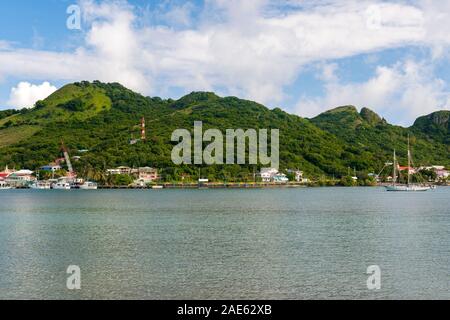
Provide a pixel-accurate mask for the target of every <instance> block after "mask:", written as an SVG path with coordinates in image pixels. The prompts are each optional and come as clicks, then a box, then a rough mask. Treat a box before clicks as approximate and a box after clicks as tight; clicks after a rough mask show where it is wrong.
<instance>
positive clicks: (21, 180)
mask: <svg viewBox="0 0 450 320" xmlns="http://www.w3.org/2000/svg"><path fill="white" fill-rule="evenodd" d="M4 180H5V182H6V183H7V184H9V185H10V186H12V187H26V186H28V185H29V184H30V183H32V182H33V181H35V180H36V178H35V177H34V176H33V171H31V170H26V169H24V170H19V171H15V172H13V173H11V174H10V175H8V177H7V178H6V179H4Z"/></svg>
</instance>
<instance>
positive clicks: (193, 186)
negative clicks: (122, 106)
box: [7, 183, 449, 191]
mask: <svg viewBox="0 0 450 320" xmlns="http://www.w3.org/2000/svg"><path fill="white" fill-rule="evenodd" d="M387 185H390V184H386V183H382V184H377V185H374V186H342V185H318V184H305V183H289V184H280V183H256V184H255V183H208V184H197V183H185V184H177V183H163V184H157V185H153V186H145V187H140V186H98V189H97V190H163V189H169V190H170V189H178V190H179V189H188V190H194V189H298V188H377V187H385V186H387ZM433 185H435V186H437V187H448V186H449V185H439V184H433ZM7 190H33V189H31V188H27V187H18V188H11V189H7ZM47 190H54V189H47ZM70 190H80V189H79V188H72V189H70ZM87 191H92V190H87Z"/></svg>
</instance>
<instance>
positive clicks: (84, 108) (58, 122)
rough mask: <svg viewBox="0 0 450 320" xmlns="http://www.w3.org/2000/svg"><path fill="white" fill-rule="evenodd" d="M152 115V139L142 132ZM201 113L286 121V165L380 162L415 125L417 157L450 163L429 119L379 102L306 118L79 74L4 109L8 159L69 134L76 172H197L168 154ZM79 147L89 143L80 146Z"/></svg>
mask: <svg viewBox="0 0 450 320" xmlns="http://www.w3.org/2000/svg"><path fill="white" fill-rule="evenodd" d="M141 117H145V119H146V125H147V138H148V139H147V141H146V142H139V143H136V144H130V143H129V142H130V139H132V138H138V137H139V127H138V125H139V121H140V118H141ZM194 121H203V126H204V130H206V129H208V128H218V129H220V130H222V132H225V130H226V129H238V128H242V129H249V128H254V129H258V128H261V129H262V128H267V129H271V128H273V129H279V130H280V162H281V169H286V168H293V169H294V168H299V169H302V170H304V171H305V172H306V173H307V174H308V175H310V176H316V177H318V176H322V175H328V176H332V175H335V176H336V177H339V176H342V175H346V174H347V168H348V167H355V168H356V169H357V170H358V171H360V172H366V173H367V172H374V171H377V170H379V169H380V168H381V167H382V166H383V163H384V162H385V161H386V160H387V159H388V158H389V157H390V156H391V153H392V150H393V148H394V147H395V148H396V149H398V150H399V153H400V156H401V155H402V152H403V153H405V152H406V137H407V135H408V133H409V134H411V137H412V144H413V149H414V156H415V159H416V160H417V161H416V163H424V164H425V163H426V164H428V163H433V164H435V163H442V164H444V165H449V157H448V155H449V145H448V142H447V143H445V142H443V141H442V140H440V139H436V140H434V139H433V137H432V136H430V135H427V133H426V132H425V131H423V130H422V127H418V126H416V127H414V128H410V129H405V128H401V127H397V126H392V125H389V124H387V123H386V121H384V120H383V119H381V118H380V117H379V116H378V115H376V114H375V113H374V112H372V111H370V110H369V109H363V110H362V111H361V112H360V113H358V111H357V110H356V108H355V107H341V108H337V109H334V110H330V111H328V112H326V113H324V114H322V115H320V116H318V117H316V118H314V119H311V120H308V119H303V118H301V117H298V116H295V115H290V114H288V113H286V112H284V111H282V110H280V109H274V110H269V109H268V108H266V107H265V106H263V105H261V104H258V103H255V102H252V101H247V100H242V99H238V98H235V97H226V98H221V97H218V96H217V95H215V94H214V93H208V92H194V93H191V94H189V95H187V96H185V97H183V98H181V99H179V100H176V101H174V100H171V99H169V100H163V99H161V98H150V97H144V96H142V95H140V94H137V93H135V92H133V91H131V90H129V89H126V88H125V87H123V86H121V85H120V84H117V83H113V84H104V83H100V82H97V81H95V82H93V83H89V82H81V83H75V84H70V85H67V86H65V87H63V88H61V89H60V90H58V91H57V92H55V93H54V94H52V95H51V96H50V97H48V98H47V99H45V100H44V101H39V102H38V103H36V106H35V107H34V108H33V109H30V110H22V111H20V113H9V114H6V113H5V114H4V116H2V113H0V166H4V165H6V164H8V165H9V166H10V167H13V166H15V167H17V168H19V167H22V168H23V167H26V168H30V169H35V168H38V167H40V166H42V165H44V164H47V163H49V162H51V161H53V160H54V159H55V158H58V157H60V143H61V140H64V142H65V144H66V146H67V147H68V148H69V151H70V154H71V155H72V156H75V155H78V156H81V160H80V161H78V162H76V163H75V164H74V165H75V168H76V169H77V171H78V172H80V173H83V172H92V171H96V172H101V171H104V170H105V169H106V168H111V167H115V166H119V165H127V166H134V167H137V166H146V165H150V166H155V167H158V168H161V169H162V170H163V171H164V172H165V173H166V175H167V176H168V177H170V178H172V179H178V178H180V176H181V175H182V174H192V175H194V174H196V172H198V170H197V168H196V167H194V166H181V167H176V166H174V165H173V163H172V162H171V159H170V155H171V151H172V148H173V145H174V143H173V142H171V141H170V138H171V134H172V132H173V131H174V130H175V129H179V128H186V129H190V130H192V129H193V124H194ZM79 150H89V152H87V153H80V152H79ZM258 169H259V168H256V167H254V166H242V167H240V166H208V167H204V168H203V170H202V174H206V175H208V176H209V177H210V178H211V179H231V178H234V179H239V178H242V179H244V177H248V176H249V175H251V174H252V173H253V172H254V171H255V170H258Z"/></svg>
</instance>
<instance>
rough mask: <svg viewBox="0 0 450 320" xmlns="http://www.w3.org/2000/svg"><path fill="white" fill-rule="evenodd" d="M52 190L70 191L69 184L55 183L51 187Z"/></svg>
mask: <svg viewBox="0 0 450 320" xmlns="http://www.w3.org/2000/svg"><path fill="white" fill-rule="evenodd" d="M52 189H54V190H70V184H69V183H67V182H57V183H55V184H54V185H53V186H52Z"/></svg>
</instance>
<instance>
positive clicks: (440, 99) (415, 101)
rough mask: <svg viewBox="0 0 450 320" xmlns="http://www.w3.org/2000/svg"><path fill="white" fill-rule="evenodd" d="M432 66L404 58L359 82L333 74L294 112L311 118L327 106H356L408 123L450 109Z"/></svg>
mask: <svg viewBox="0 0 450 320" xmlns="http://www.w3.org/2000/svg"><path fill="white" fill-rule="evenodd" d="M432 69H433V68H432V66H431V65H429V64H427V63H425V62H416V61H413V60H407V61H405V62H402V63H396V64H395V65H393V66H379V67H378V68H377V70H376V73H375V75H374V76H373V77H372V78H370V79H369V80H367V81H366V82H362V83H347V84H343V83H341V81H340V80H339V79H338V78H337V77H336V76H335V77H329V78H328V81H326V82H325V88H326V94H325V96H324V97H320V98H312V99H311V98H302V99H300V101H299V102H298V104H297V107H296V112H297V113H298V114H300V115H303V116H308V117H312V116H316V115H317V114H319V113H321V112H323V111H325V110H327V109H329V108H330V107H337V106H343V105H356V106H358V107H369V108H371V109H373V110H374V111H376V112H378V113H379V114H380V115H381V116H384V117H385V118H387V119H388V120H390V121H392V120H397V119H400V121H399V122H400V124H402V125H406V126H409V125H411V124H412V123H413V122H414V120H415V119H416V118H417V117H419V116H422V115H425V114H428V113H431V112H433V111H437V110H442V109H450V103H449V102H450V92H448V91H446V87H445V83H444V81H442V80H441V79H439V78H436V77H434V76H433V70H432ZM321 73H323V71H322V72H321ZM397 122H398V121H397Z"/></svg>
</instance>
